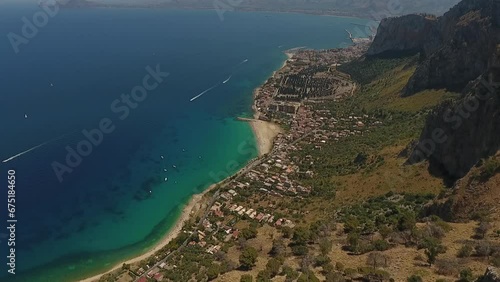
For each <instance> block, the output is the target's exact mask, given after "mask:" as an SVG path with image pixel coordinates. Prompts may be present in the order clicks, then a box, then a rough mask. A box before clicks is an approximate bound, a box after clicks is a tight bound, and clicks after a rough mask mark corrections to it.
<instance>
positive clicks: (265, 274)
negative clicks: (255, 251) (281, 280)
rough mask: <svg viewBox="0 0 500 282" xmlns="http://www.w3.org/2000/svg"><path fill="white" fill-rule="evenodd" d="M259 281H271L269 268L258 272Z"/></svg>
mask: <svg viewBox="0 0 500 282" xmlns="http://www.w3.org/2000/svg"><path fill="white" fill-rule="evenodd" d="M256 280H257V282H269V281H271V274H270V273H269V270H267V269H265V270H262V271H259V273H258V274H257V279H256Z"/></svg>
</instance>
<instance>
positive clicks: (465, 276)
mask: <svg viewBox="0 0 500 282" xmlns="http://www.w3.org/2000/svg"><path fill="white" fill-rule="evenodd" d="M458 281H459V282H472V281H474V274H472V270H470V268H466V269H463V270H462V271H460V280H458Z"/></svg>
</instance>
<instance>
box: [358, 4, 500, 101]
mask: <svg viewBox="0 0 500 282" xmlns="http://www.w3.org/2000/svg"><path fill="white" fill-rule="evenodd" d="M499 42H500V1H498V0H464V1H462V2H460V3H459V4H457V5H456V6H455V7H453V8H452V9H451V10H450V11H449V12H447V13H445V14H444V15H443V16H441V17H439V18H434V17H431V16H424V15H411V16H405V17H399V18H392V19H387V20H385V21H383V22H382V23H381V24H380V27H379V30H378V32H377V36H376V37H375V40H374V42H373V44H372V46H371V47H370V49H369V51H368V55H370V56H376V55H381V54H386V53H388V52H404V51H406V52H420V54H421V62H420V63H419V66H418V67H417V70H416V71H415V73H414V75H413V76H412V77H411V78H410V80H409V82H408V84H407V86H406V87H405V88H404V90H403V92H402V93H401V95H402V96H410V95H413V94H415V93H418V92H420V91H422V90H425V89H432V88H435V89H442V88H446V89H449V90H453V91H457V92H459V91H461V90H462V89H463V88H464V87H465V86H466V85H467V84H468V83H469V82H470V81H472V80H474V79H476V78H477V77H478V76H479V75H481V74H482V73H484V72H485V71H486V69H487V62H488V59H489V58H490V57H491V55H492V53H493V52H494V50H495V46H496V44H498V43H499Z"/></svg>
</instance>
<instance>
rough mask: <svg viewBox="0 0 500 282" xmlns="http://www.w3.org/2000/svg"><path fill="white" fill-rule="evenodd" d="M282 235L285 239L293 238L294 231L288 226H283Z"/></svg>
mask: <svg viewBox="0 0 500 282" xmlns="http://www.w3.org/2000/svg"><path fill="white" fill-rule="evenodd" d="M281 233H283V237H284V238H291V237H292V235H293V229H292V228H290V227H288V226H283V227H282V228H281Z"/></svg>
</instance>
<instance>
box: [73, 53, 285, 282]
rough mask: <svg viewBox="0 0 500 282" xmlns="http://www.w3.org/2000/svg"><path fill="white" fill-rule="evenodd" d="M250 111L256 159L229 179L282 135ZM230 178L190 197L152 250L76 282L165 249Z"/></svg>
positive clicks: (281, 130) (88, 281)
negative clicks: (173, 222) (172, 224)
mask: <svg viewBox="0 0 500 282" xmlns="http://www.w3.org/2000/svg"><path fill="white" fill-rule="evenodd" d="M284 53H285V54H286V56H287V59H286V60H285V61H284V62H283V65H282V66H281V67H280V68H279V69H278V70H276V71H274V72H273V73H272V75H271V77H272V76H274V75H275V74H276V72H277V71H279V70H281V69H282V68H284V67H285V66H286V65H287V63H288V60H289V59H290V58H292V57H293V53H291V52H288V50H287V51H284ZM261 87H262V85H260V86H259V87H257V88H256V89H255V90H254V95H253V98H254V102H255V93H256V92H257V91H259V89H260V88H261ZM252 109H253V111H254V119H248V120H246V121H247V122H248V123H249V124H250V127H251V128H252V132H253V135H254V137H255V141H256V143H257V144H256V145H257V149H258V156H257V157H256V158H253V159H251V160H249V161H248V163H247V164H246V165H245V166H244V167H242V168H241V169H239V170H238V171H237V172H236V173H234V174H233V175H231V176H230V177H232V176H234V175H238V174H239V173H240V172H241V171H243V170H245V169H246V168H247V167H248V165H250V164H252V163H253V161H254V160H255V159H258V158H260V157H262V156H263V155H265V154H268V153H269V152H271V151H272V148H273V145H274V143H273V142H274V139H275V138H276V136H277V135H278V134H280V133H283V129H282V128H281V127H280V126H279V125H278V124H276V123H273V122H268V121H263V120H259V119H258V111H257V109H256V108H255V105H254V104H252ZM230 177H228V178H226V179H224V180H222V181H220V182H219V183H215V184H212V185H210V186H209V187H208V188H207V189H205V190H204V191H203V192H202V193H199V194H194V195H192V197H191V199H190V200H189V201H188V202H187V204H185V205H184V207H183V208H182V212H181V214H180V215H179V218H178V219H177V220H176V223H175V224H174V226H173V228H171V229H170V230H169V231H168V232H167V233H166V234H165V236H164V237H163V238H162V239H161V240H160V241H159V242H158V243H157V244H155V245H154V246H153V248H152V249H151V250H149V251H147V252H146V253H144V254H142V255H139V256H136V257H133V258H131V259H128V260H124V261H121V262H119V263H117V264H116V265H115V266H113V268H111V269H109V270H107V271H105V272H102V273H99V274H97V275H94V276H92V277H89V278H85V279H80V280H78V282H93V281H98V280H99V279H100V278H101V277H102V276H104V275H106V274H108V273H111V272H113V271H116V270H118V269H120V268H121V267H122V265H123V264H124V263H126V264H132V263H136V262H139V261H141V260H144V259H147V258H149V257H151V256H152V255H154V254H155V253H156V252H157V251H158V250H160V249H161V248H163V247H165V246H166V245H167V244H168V243H169V242H170V241H172V240H173V239H175V238H176V237H177V236H179V234H180V233H181V232H182V227H183V226H184V224H185V223H186V222H187V221H189V220H190V219H191V214H192V213H193V212H194V211H195V208H196V209H200V206H201V205H202V201H203V198H204V196H205V195H206V194H207V193H209V192H210V191H212V190H213V189H214V188H216V187H217V186H218V185H219V184H221V183H224V182H225V181H227V179H229V178H230Z"/></svg>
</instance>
